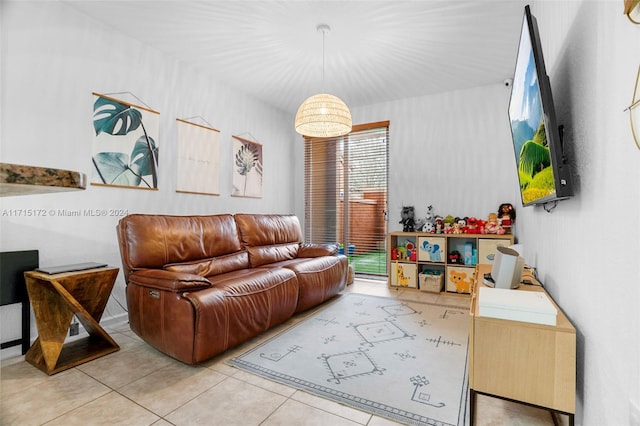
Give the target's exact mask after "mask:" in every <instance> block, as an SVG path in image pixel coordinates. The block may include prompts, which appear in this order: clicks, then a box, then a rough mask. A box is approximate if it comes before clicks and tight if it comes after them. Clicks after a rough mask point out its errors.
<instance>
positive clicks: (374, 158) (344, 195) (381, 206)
mask: <svg viewBox="0 0 640 426" xmlns="http://www.w3.org/2000/svg"><path fill="white" fill-rule="evenodd" d="M388 142H389V122H378V123H370V124H364V125H359V126H354V127H353V130H352V132H351V133H349V134H348V135H346V136H343V137H339V138H332V139H306V140H305V241H307V242H313V243H331V244H337V245H338V246H339V249H340V250H341V251H342V252H343V253H344V254H346V255H347V256H348V257H349V262H350V263H351V264H352V265H353V267H354V270H355V272H356V274H358V275H369V276H386V275H387V262H386V259H387V257H386V234H387V220H386V219H387V181H388V175H387V164H388V161H387V158H388V146H389V143H388Z"/></svg>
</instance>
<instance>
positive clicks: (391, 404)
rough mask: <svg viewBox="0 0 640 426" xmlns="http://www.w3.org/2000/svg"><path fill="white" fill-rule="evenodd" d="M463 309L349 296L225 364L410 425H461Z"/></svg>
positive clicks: (464, 374)
mask: <svg viewBox="0 0 640 426" xmlns="http://www.w3.org/2000/svg"><path fill="white" fill-rule="evenodd" d="M468 328H469V310H468V308H466V307H462V306H453V305H437V304H433V303H423V302H412V301H405V300H398V299H391V298H386V297H377V296H369V295H363V294H354V293H348V294H345V295H342V296H340V297H339V298H338V300H337V301H334V302H330V303H329V304H327V307H326V308H324V309H322V310H320V311H318V312H316V313H314V314H313V315H311V316H309V317H308V318H305V319H304V320H303V321H301V322H300V323H298V324H296V325H293V326H292V327H290V328H288V329H286V330H284V331H283V332H282V333H280V334H278V335H276V336H274V337H272V338H270V339H268V340H267V341H265V342H264V343H261V344H260V345H259V346H257V347H255V348H253V349H251V350H250V351H248V352H246V353H244V354H242V355H240V356H237V357H235V358H233V359H230V360H228V361H227V363H228V364H230V365H233V366H235V367H237V368H240V369H242V370H245V371H248V372H250V373H253V374H256V375H259V376H262V377H264V378H267V379H269V380H273V381H275V382H279V383H283V384H285V385H288V386H291V387H293V388H297V389H300V390H303V391H306V392H308V393H311V394H314V395H317V396H320V397H323V398H326V399H330V400H333V401H336V402H338V403H341V404H344V405H348V406H351V407H354V408H357V409H359V410H362V411H365V412H368V413H371V414H375V415H378V416H381V417H386V418H388V419H391V420H394V421H396V422H400V423H404V424H410V425H455V426H459V425H464V424H468V408H467V405H468V381H467V377H468V374H467V352H468V350H467V349H468V342H469V332H468Z"/></svg>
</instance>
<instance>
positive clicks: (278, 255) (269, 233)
mask: <svg viewBox="0 0 640 426" xmlns="http://www.w3.org/2000/svg"><path fill="white" fill-rule="evenodd" d="M235 220H236V224H237V226H238V232H239V235H240V240H241V242H242V244H243V246H244V248H245V249H246V250H247V252H248V253H249V262H250V263H251V266H252V267H257V266H261V265H265V264H268V263H273V262H280V261H283V260H288V259H295V258H296V257H297V256H298V250H299V248H300V244H301V243H302V231H301V229H300V221H299V220H298V218H297V217H296V216H292V215H260V214H255V215H254V214H236V215H235Z"/></svg>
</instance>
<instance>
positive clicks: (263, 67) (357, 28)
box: [65, 0, 527, 114]
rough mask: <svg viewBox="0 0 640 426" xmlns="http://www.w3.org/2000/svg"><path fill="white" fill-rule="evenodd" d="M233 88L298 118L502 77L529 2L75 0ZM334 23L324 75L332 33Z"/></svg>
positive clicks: (482, 83) (512, 56)
mask: <svg viewBox="0 0 640 426" xmlns="http://www.w3.org/2000/svg"><path fill="white" fill-rule="evenodd" d="M65 3H66V4H69V5H71V6H72V7H74V8H76V9H77V10H79V11H81V12H82V13H85V14H87V15H89V16H91V17H92V18H94V19H96V20H99V21H102V22H104V23H105V24H106V25H108V26H110V27H113V28H114V29H116V30H117V31H119V32H121V33H124V34H126V35H128V36H130V37H133V38H135V39H137V40H139V41H140V42H142V43H144V44H145V45H149V46H153V47H154V48H156V49H158V50H160V51H163V52H165V53H166V54H167V55H169V56H171V57H174V58H176V59H177V60H179V61H181V62H182V63H184V64H185V65H188V66H190V67H194V68H196V69H199V70H201V71H202V72H204V73H207V74H209V75H210V76H211V77H212V78H213V79H215V80H216V81H219V82H221V83H223V84H226V85H230V86H233V87H236V88H237V89H239V90H241V91H243V92H247V93H250V94H251V95H253V96H255V97H257V98H260V99H262V100H264V101H265V102H267V103H269V104H271V105H273V106H275V107H277V108H280V109H282V110H284V111H287V112H289V113H291V114H295V112H296V110H297V108H298V106H299V105H300V103H301V102H302V101H303V100H304V99H305V98H307V97H308V96H310V95H312V94H315V93H318V92H321V91H322V92H330V93H332V94H334V95H336V96H339V97H340V98H342V99H343V100H344V101H345V102H346V103H347V104H348V105H350V106H352V107H353V106H362V105H368V104H373V103H378V102H384V101H389V100H394V99H402V98H408V97H415V96H422V95H426V94H433V93H441V92H448V91H452V90H459V89H466V88H471V87H478V86H485V85H489V84H496V83H501V82H503V81H504V80H505V79H506V78H509V77H511V76H512V75H513V67H514V64H515V57H516V53H517V44H518V39H519V34H520V26H521V23H522V15H523V12H524V5H525V4H526V3H527V2H524V1H520V0H504V1H503V0H474V1H467V0H414V1H360V0H350V1H323V0H316V1H299V0H289V1H243V0H240V1H238V0H236V1H231V0H227V1H224V0H205V1H191V0H183V1H170V0H156V1H151V0H143V1H135V0H132V1H115V0H110V1H101V0H93V1H86V0H65ZM321 23H326V24H328V25H329V26H330V27H331V31H330V32H329V33H328V34H327V35H326V36H325V55H324V57H325V64H324V78H323V54H322V50H323V49H322V45H323V36H322V33H321V32H318V31H317V30H316V27H317V25H318V24H321Z"/></svg>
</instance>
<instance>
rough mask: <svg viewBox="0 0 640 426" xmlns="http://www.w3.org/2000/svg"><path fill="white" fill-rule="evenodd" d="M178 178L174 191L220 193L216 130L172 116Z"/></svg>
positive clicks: (218, 132) (218, 143)
mask: <svg viewBox="0 0 640 426" xmlns="http://www.w3.org/2000/svg"><path fill="white" fill-rule="evenodd" d="M176 124H177V130H178V182H177V186H176V192H187V193H193V194H206V195H220V140H219V139H220V131H219V130H216V129H213V128H211V127H206V126H202V125H200V124H195V123H191V122H189V121H185V120H181V119H179V118H178V119H176Z"/></svg>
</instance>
